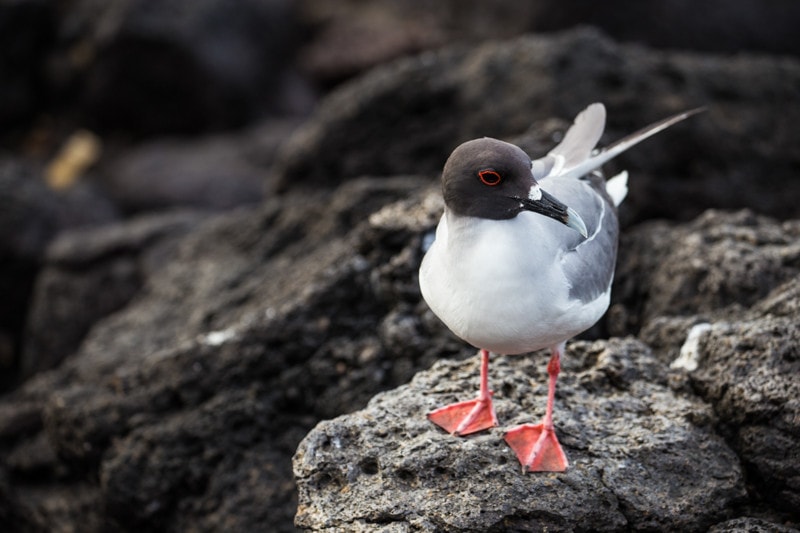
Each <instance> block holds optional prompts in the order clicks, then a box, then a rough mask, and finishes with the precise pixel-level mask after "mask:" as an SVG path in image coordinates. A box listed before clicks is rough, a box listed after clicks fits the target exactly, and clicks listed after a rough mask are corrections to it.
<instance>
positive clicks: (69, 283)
mask: <svg viewBox="0 0 800 533" xmlns="http://www.w3.org/2000/svg"><path fill="white" fill-rule="evenodd" d="M202 218H203V216H202V215H201V214H199V213H193V212H175V213H167V214H163V215H151V216H149V217H142V218H140V219H134V220H131V221H128V222H124V223H120V224H117V225H113V226H106V227H104V228H100V229H95V230H85V231H76V232H68V233H65V234H62V235H61V236H60V237H59V238H57V239H56V241H55V242H54V243H53V244H52V245H51V246H50V248H49V251H48V253H47V256H46V258H45V266H44V267H43V269H42V271H41V273H40V274H39V276H38V277H37V280H36V284H35V286H34V290H33V295H32V297H31V304H30V305H31V310H30V313H29V315H28V319H27V326H26V328H27V331H26V337H25V338H26V342H25V347H24V350H23V355H22V360H21V364H20V366H21V371H22V375H23V376H24V377H29V376H31V375H33V374H34V373H36V372H39V371H42V370H46V369H48V368H52V367H54V366H56V365H57V364H58V363H60V362H61V360H62V359H64V357H66V356H68V355H69V354H71V353H72V352H73V351H74V350H75V349H77V348H78V346H79V345H80V342H81V340H82V339H83V337H84V336H85V335H86V333H87V332H88V331H89V329H90V327H91V326H92V325H93V324H94V323H95V322H97V321H98V320H100V319H101V318H103V317H105V316H107V315H109V314H111V313H112V312H114V311H116V310H118V309H120V308H122V307H124V305H125V304H127V303H128V301H130V299H131V298H133V297H134V296H135V295H136V294H137V293H138V291H139V289H140V288H141V285H142V281H143V280H144V279H147V278H148V277H149V276H151V275H152V274H153V272H154V271H156V270H157V269H159V268H161V267H163V266H164V265H165V264H166V263H168V262H169V261H170V259H171V258H172V256H174V255H175V253H176V250H175V248H176V245H177V242H178V240H179V239H180V237H182V236H183V235H185V234H186V233H188V232H189V231H190V230H191V229H193V228H194V227H196V226H197V224H198V223H199V222H200V221H201V220H202ZM54 332H57V334H56V333H54Z"/></svg>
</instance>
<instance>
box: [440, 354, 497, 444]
mask: <svg viewBox="0 0 800 533" xmlns="http://www.w3.org/2000/svg"><path fill="white" fill-rule="evenodd" d="M480 354H481V388H480V392H479V393H478V397H477V398H475V399H474V400H469V401H466V402H459V403H454V404H450V405H446V406H444V407H440V408H439V409H436V410H435V411H431V412H430V413H428V420H430V421H431V422H433V423H434V424H436V425H437V426H439V427H441V428H442V429H444V430H445V431H447V432H449V433H451V434H453V435H469V434H470V433H475V432H477V431H482V430H484V429H489V428H491V427H494V426H496V425H497V415H495V413H494V406H493V405H492V394H493V392H492V391H490V390H489V352H488V351H486V350H481V351H480Z"/></svg>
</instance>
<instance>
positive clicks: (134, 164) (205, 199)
mask: <svg viewBox="0 0 800 533" xmlns="http://www.w3.org/2000/svg"><path fill="white" fill-rule="evenodd" d="M293 126H294V125H293V124H292V123H291V122H288V121H269V122H267V123H264V124H261V125H259V127H256V128H253V129H251V130H245V131H243V132H236V133H225V134H217V135H213V136H207V137H200V138H194V139H188V140H180V139H156V140H151V141H149V142H146V143H143V144H141V145H138V146H136V147H134V148H131V149H129V150H125V151H123V152H122V153H121V154H120V155H118V156H115V157H111V158H110V159H109V160H108V161H106V162H105V164H104V165H103V166H102V168H101V169H99V170H98V171H97V174H98V176H97V181H98V182H99V183H100V184H101V185H102V186H103V187H104V189H105V190H106V191H108V194H109V196H110V197H111V198H113V199H114V201H115V202H116V203H117V204H118V205H119V206H120V208H121V209H123V210H124V211H126V212H129V213H137V212H143V211H155V210H158V209H165V208H173V207H191V208H197V209H208V210H218V211H221V210H226V209H232V208H234V207H237V206H241V205H254V204H257V203H259V202H261V201H262V200H263V198H264V193H265V192H266V191H267V189H268V183H267V176H268V169H269V166H270V165H271V163H272V157H273V154H274V152H275V150H276V147H277V145H278V144H280V143H281V142H283V139H284V138H285V137H286V136H287V135H288V134H289V132H290V131H291V130H292V128H293Z"/></svg>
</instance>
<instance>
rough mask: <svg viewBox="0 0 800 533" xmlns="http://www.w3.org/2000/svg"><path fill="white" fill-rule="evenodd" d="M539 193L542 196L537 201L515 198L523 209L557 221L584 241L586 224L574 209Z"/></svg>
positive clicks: (550, 196)
mask: <svg viewBox="0 0 800 533" xmlns="http://www.w3.org/2000/svg"><path fill="white" fill-rule="evenodd" d="M541 193H542V196H541V198H539V199H538V200H531V199H530V198H517V200H519V202H520V203H521V204H522V207H523V209H526V210H528V211H533V212H534V213H539V214H540V215H544V216H546V217H550V218H552V219H554V220H558V221H559V222H561V223H562V224H564V225H565V226H568V227H570V228H572V229H574V230H575V231H577V232H578V233H580V234H581V235H583V238H584V239H585V238H587V237H588V236H589V235H588V233H587V231H586V224H584V222H583V219H582V218H581V216H580V215H579V214H578V213H577V212H576V211H575V210H574V209H572V208H571V207H567V206H566V205H564V204H562V203H561V202H559V201H558V200H556V199H555V197H553V196H552V195H550V194H548V193H546V192H544V191H541Z"/></svg>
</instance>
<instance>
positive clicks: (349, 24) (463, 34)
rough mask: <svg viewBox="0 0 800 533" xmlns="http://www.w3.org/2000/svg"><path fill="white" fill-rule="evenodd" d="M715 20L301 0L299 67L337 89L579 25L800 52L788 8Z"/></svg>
mask: <svg viewBox="0 0 800 533" xmlns="http://www.w3.org/2000/svg"><path fill="white" fill-rule="evenodd" d="M704 9H707V10H708V11H707V12H708V13H715V14H717V15H719V14H721V13H724V16H698V13H697V9H696V6H694V5H691V4H689V3H682V2H672V3H668V4H663V5H658V6H656V5H653V4H649V3H647V2H640V3H637V4H635V5H631V4H629V3H627V2H625V1H620V2H605V3H604V4H603V9H595V8H594V7H592V6H589V5H587V4H586V3H584V2H581V1H564V0H559V1H539V2H528V3H520V2H516V1H514V0H497V1H495V2H493V3H492V4H491V5H488V4H486V3H482V2H470V1H464V0H454V1H452V0H451V1H440V2H437V3H436V6H430V5H428V4H425V3H423V2H418V1H414V0H410V1H398V0H388V1H386V0H384V1H381V0H375V1H372V2H368V3H364V2H350V3H340V4H336V6H335V7H334V6H332V5H331V4H330V2H326V1H324V0H304V1H303V2H302V9H301V10H300V14H301V18H302V21H303V23H304V24H305V25H307V26H310V30H311V31H310V33H311V35H310V38H309V39H308V41H307V42H306V43H304V44H303V46H302V47H301V50H300V64H301V66H302V68H303V70H304V72H307V73H308V74H309V75H310V76H311V77H312V78H313V79H315V80H316V81H317V82H318V83H320V84H323V85H329V84H332V83H337V82H339V81H341V80H343V79H346V78H348V77H351V76H353V75H355V74H358V73H362V72H364V71H366V70H368V69H369V68H372V67H375V66H376V65H378V64H381V63H384V62H386V61H387V60H389V59H396V58H398V57H401V56H404V55H408V54H410V53H413V52H420V51H423V50H426V49H430V48H437V47H441V46H443V45H445V44H449V43H450V44H451V43H453V42H460V43H471V44H476V43H480V42H484V41H487V40H501V39H509V38H512V37H515V36H519V35H521V34H524V33H549V32H553V31H561V30H565V29H569V28H573V27H575V26H578V25H588V26H594V27H597V28H600V29H602V30H603V31H604V32H606V33H607V34H608V35H610V36H611V37H613V38H614V39H615V40H617V41H621V42H636V43H642V44H647V45H648V46H650V47H655V48H669V49H673V50H675V49H678V50H695V51H701V50H702V51H714V52H723V53H740V52H742V51H745V50H747V51H751V52H755V51H759V52H768V53H772V54H791V55H795V56H796V55H798V54H800V45H798V42H797V39H796V38H795V34H794V26H793V24H792V22H791V21H793V20H796V19H797V16H798V15H800V12H798V9H797V7H796V6H795V5H794V4H792V3H791V2H773V3H764V2H759V1H758V0H738V1H737V2H735V4H733V5H732V4H731V3H730V2H725V1H724V0H716V1H711V2H707V3H706V5H705V7H704Z"/></svg>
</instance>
